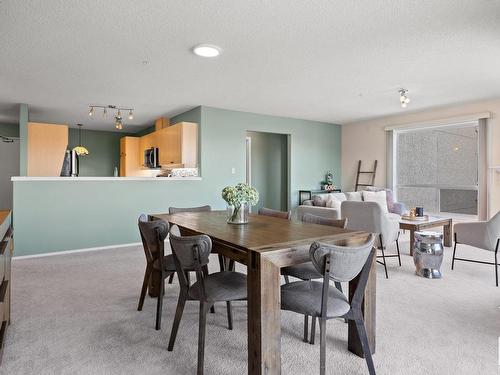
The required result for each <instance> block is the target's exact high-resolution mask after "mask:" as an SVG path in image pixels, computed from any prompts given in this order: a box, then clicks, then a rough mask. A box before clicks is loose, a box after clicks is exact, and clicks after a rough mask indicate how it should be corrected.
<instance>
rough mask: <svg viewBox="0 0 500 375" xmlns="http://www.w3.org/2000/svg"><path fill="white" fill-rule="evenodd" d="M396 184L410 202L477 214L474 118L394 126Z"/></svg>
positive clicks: (436, 210) (435, 210)
mask: <svg viewBox="0 0 500 375" xmlns="http://www.w3.org/2000/svg"><path fill="white" fill-rule="evenodd" d="M393 146H394V147H395V148H394V149H393V153H394V162H395V166H394V170H393V173H394V174H395V176H394V177H395V178H394V182H395V185H396V186H395V190H396V194H397V197H398V200H399V201H401V202H404V203H405V204H406V205H407V206H408V207H416V206H422V207H424V209H425V210H426V211H427V212H431V213H440V212H446V213H455V214H468V215H477V212H478V204H477V201H478V123H477V121H474V122H470V123H466V124H457V125H447V126H440V127H436V126H434V127H432V128H420V129H414V130H395V131H394V143H393Z"/></svg>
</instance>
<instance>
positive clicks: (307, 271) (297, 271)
mask: <svg viewBox="0 0 500 375" xmlns="http://www.w3.org/2000/svg"><path fill="white" fill-rule="evenodd" d="M302 222H304V223H310V224H319V225H328V226H331V227H336V228H342V229H344V228H345V227H346V224H347V219H328V218H324V217H321V216H317V215H313V214H309V213H306V214H304V215H303V216H302ZM281 274H282V275H283V276H284V277H285V282H286V283H287V284H288V283H289V282H290V279H289V277H290V276H292V277H295V278H297V279H300V280H314V279H320V278H322V277H323V275H322V274H321V273H320V272H318V271H317V270H316V267H315V266H314V265H313V264H312V262H305V263H301V264H296V265H294V266H288V267H283V268H282V269H281ZM335 287H336V288H337V289H338V290H340V291H341V292H342V284H340V283H339V282H335ZM308 329H309V316H308V315H304V342H308V341H309V343H310V344H311V345H314V339H315V337H316V318H315V317H312V318H311V338H310V339H308V337H307V336H308Z"/></svg>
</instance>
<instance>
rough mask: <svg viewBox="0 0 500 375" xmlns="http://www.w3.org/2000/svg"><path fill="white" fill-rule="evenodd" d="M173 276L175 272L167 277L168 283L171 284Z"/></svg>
mask: <svg viewBox="0 0 500 375" xmlns="http://www.w3.org/2000/svg"><path fill="white" fill-rule="evenodd" d="M174 276H175V273H173V274H171V275H170V277H169V278H168V283H169V284H172V282H173V281H174Z"/></svg>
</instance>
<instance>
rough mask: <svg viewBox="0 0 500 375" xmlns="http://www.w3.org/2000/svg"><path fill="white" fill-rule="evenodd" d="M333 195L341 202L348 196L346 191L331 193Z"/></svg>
mask: <svg viewBox="0 0 500 375" xmlns="http://www.w3.org/2000/svg"><path fill="white" fill-rule="evenodd" d="M330 195H331V196H332V197H334V198H336V199H338V200H339V201H340V202H343V201H346V200H347V197H346V196H345V194H344V193H331V194H330Z"/></svg>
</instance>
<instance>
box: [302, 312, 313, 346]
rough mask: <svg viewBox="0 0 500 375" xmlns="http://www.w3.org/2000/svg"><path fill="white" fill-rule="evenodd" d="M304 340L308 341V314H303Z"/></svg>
mask: <svg viewBox="0 0 500 375" xmlns="http://www.w3.org/2000/svg"><path fill="white" fill-rule="evenodd" d="M313 319H314V318H313ZM304 342H309V316H308V315H304Z"/></svg>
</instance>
